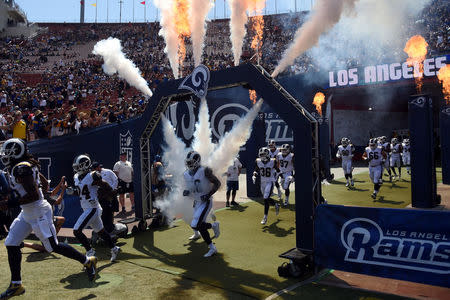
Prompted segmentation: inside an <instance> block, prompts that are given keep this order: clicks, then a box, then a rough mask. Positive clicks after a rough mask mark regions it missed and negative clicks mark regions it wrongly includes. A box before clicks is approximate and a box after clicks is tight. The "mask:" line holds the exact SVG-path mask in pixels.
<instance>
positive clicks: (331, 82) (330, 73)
mask: <svg viewBox="0 0 450 300" xmlns="http://www.w3.org/2000/svg"><path fill="white" fill-rule="evenodd" d="M328 78H329V83H328V84H329V86H330V87H335V86H337V83H336V81H334V72H328Z"/></svg>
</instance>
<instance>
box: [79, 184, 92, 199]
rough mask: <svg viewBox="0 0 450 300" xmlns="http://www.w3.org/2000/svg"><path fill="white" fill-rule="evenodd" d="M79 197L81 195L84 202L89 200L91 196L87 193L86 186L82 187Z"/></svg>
mask: <svg viewBox="0 0 450 300" xmlns="http://www.w3.org/2000/svg"><path fill="white" fill-rule="evenodd" d="M81 195H83V196H84V197H85V198H86V200H89V199H91V194H90V193H89V188H88V187H87V185H84V186H83V190H82V191H81Z"/></svg>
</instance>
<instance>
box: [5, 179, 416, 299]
mask: <svg viewBox="0 0 450 300" xmlns="http://www.w3.org/2000/svg"><path fill="white" fill-rule="evenodd" d="M405 173H406V172H405ZM355 178H356V180H357V181H356V183H355V184H356V189H355V190H347V188H346V187H345V186H344V184H343V181H342V180H340V179H338V180H336V181H334V182H333V184H331V185H326V186H325V185H323V193H324V195H325V198H326V199H327V200H328V201H329V203H333V204H345V205H362V206H376V207H398V208H401V207H405V206H407V205H408V204H409V203H410V187H409V184H408V182H407V181H404V182H403V181H401V182H397V183H394V184H391V183H387V182H386V183H385V184H383V186H382V189H381V193H380V196H382V197H384V198H383V200H382V201H381V199H380V200H377V201H375V202H374V201H373V199H372V198H370V193H371V192H372V191H371V189H372V185H371V184H370V183H369V179H368V175H367V174H366V173H363V174H360V175H357V176H355ZM405 179H407V180H409V177H407V178H405ZM292 197H293V195H292ZM292 202H293V199H292V200H291V203H292ZM262 214H263V205H262V203H261V202H260V201H250V202H247V203H245V204H243V205H241V206H240V207H239V208H233V209H222V210H219V211H217V212H216V215H217V218H218V221H220V222H221V231H222V234H221V236H220V238H219V239H217V241H215V243H216V246H217V248H218V250H219V254H218V255H216V256H213V257H211V258H208V259H206V258H203V254H204V253H205V252H206V251H207V247H206V245H205V244H204V243H202V242H201V241H196V242H190V241H189V240H188V239H187V238H188V237H189V236H190V235H191V234H192V231H191V229H190V228H189V226H188V225H186V224H185V223H184V222H183V221H178V222H175V223H174V226H173V227H171V228H168V227H166V228H161V229H157V230H147V231H146V232H144V233H139V234H137V235H136V236H130V237H129V238H128V239H121V240H119V242H120V244H119V245H120V246H121V247H122V249H123V252H122V253H121V254H120V255H119V261H118V262H117V263H114V264H111V263H109V261H108V259H109V250H108V249H105V248H98V249H97V253H98V256H99V259H100V261H99V269H100V272H99V278H98V279H97V280H96V282H95V283H91V282H88V280H87V277H86V275H85V274H84V273H83V272H82V269H81V265H80V264H79V263H77V262H74V261H71V260H69V259H66V258H64V257H61V256H60V255H57V254H55V255H53V254H41V253H36V252H34V251H32V250H29V249H24V250H23V252H24V255H23V263H22V269H23V282H24V285H25V287H26V289H27V292H26V293H25V295H24V296H21V297H18V298H17V299H20V298H22V299H61V298H66V299H93V298H98V299H126V298H130V299H131V298H139V299H248V298H258V299H264V298H266V297H268V296H270V295H272V294H274V293H276V292H277V291H279V290H282V289H286V288H288V287H290V286H292V285H294V284H296V283H298V282H299V279H289V280H288V279H284V278H281V277H279V276H278V274H277V267H278V266H279V265H281V264H282V263H283V262H285V261H286V260H285V259H281V258H279V257H278V255H279V254H281V253H283V252H285V251H287V250H289V249H291V248H293V247H294V246H295V215H294V206H293V205H291V206H290V207H289V208H287V209H282V210H281V212H280V214H279V215H278V216H275V211H274V208H271V209H270V211H269V220H268V223H267V224H266V225H265V226H263V225H261V224H260V221H261V218H262ZM76 247H77V248H78V249H79V250H81V248H80V247H79V246H76ZM0 274H2V275H1V278H2V280H1V281H0V283H1V284H0V288H1V289H4V288H6V287H7V285H8V282H9V276H10V275H9V268H8V263H7V255H6V249H5V247H4V245H3V243H2V244H1V246H0ZM327 276H332V275H327ZM280 298H281V299H358V300H366V299H401V297H396V296H389V295H385V294H378V293H376V292H369V291H361V290H354V289H347V288H340V287H331V286H326V285H323V284H321V283H320V281H317V282H312V283H308V284H305V285H302V286H299V287H297V288H295V289H293V290H291V291H287V292H286V293H284V294H282V295H281V296H280V297H279V298H278V299H280Z"/></svg>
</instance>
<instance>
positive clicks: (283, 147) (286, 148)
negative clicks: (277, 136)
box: [281, 144, 291, 155]
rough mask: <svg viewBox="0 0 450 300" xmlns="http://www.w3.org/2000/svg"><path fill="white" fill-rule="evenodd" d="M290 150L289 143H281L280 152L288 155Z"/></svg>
mask: <svg viewBox="0 0 450 300" xmlns="http://www.w3.org/2000/svg"><path fill="white" fill-rule="evenodd" d="M290 152H291V145H289V144H283V145H281V154H283V155H288V154H289V153H290Z"/></svg>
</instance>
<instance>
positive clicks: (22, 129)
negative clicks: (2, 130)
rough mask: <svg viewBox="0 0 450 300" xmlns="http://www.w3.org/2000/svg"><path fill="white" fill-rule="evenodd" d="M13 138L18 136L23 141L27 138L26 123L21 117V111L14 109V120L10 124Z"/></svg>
mask: <svg viewBox="0 0 450 300" xmlns="http://www.w3.org/2000/svg"><path fill="white" fill-rule="evenodd" d="M11 127H12V132H13V136H12V137H13V138H19V139H22V140H24V141H26V140H28V127H27V123H26V122H25V121H24V120H23V119H22V113H21V112H20V111H16V112H15V113H14V122H13V123H12V125H11Z"/></svg>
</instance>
